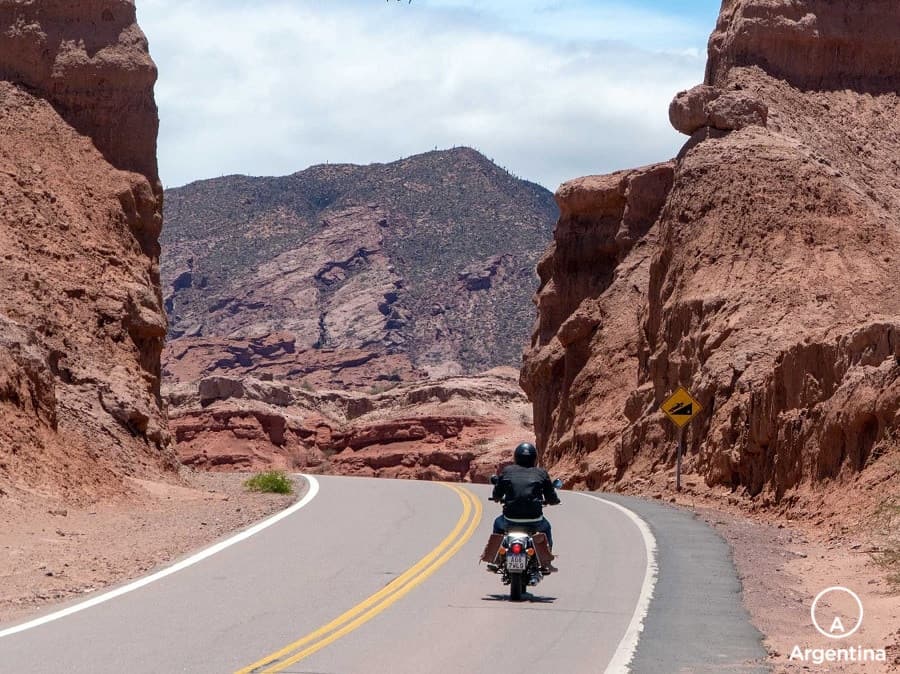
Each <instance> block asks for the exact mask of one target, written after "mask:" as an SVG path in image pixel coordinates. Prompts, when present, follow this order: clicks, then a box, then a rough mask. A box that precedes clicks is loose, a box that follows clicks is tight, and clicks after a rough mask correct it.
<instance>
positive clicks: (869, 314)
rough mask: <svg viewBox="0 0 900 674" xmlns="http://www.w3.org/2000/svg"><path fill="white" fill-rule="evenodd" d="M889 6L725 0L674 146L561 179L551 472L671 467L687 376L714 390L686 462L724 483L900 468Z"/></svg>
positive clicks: (899, 236)
mask: <svg viewBox="0 0 900 674" xmlns="http://www.w3.org/2000/svg"><path fill="white" fill-rule="evenodd" d="M891 26H893V27H894V28H891ZM897 26H900V6H898V5H897V4H896V3H888V2H867V3H861V2H851V3H836V2H825V1H824V0H823V1H821V2H815V1H812V0H809V1H807V2H791V3H787V2H777V1H774V0H772V1H765V0H744V1H727V2H725V3H724V7H723V10H722V15H721V17H720V20H719V23H718V26H717V28H716V32H715V33H714V34H713V36H712V39H711V41H710V61H709V68H708V73H709V75H708V79H707V85H705V86H701V87H697V88H696V89H694V90H691V91H690V92H683V93H681V94H679V95H678V96H677V97H676V99H675V100H674V101H673V104H672V107H671V109H670V117H671V119H672V122H673V124H674V125H675V127H676V128H678V129H679V130H681V131H683V132H685V133H687V134H689V135H691V140H690V141H689V142H688V144H687V145H686V146H685V148H684V149H683V150H682V152H681V153H680V154H679V157H678V159H677V160H676V161H675V163H674V164H672V165H662V166H660V167H655V168H653V169H641V170H638V171H636V172H631V173H624V174H617V175H614V176H608V177H594V178H589V179H580V180H578V181H574V182H573V183H567V184H566V185H563V187H562V188H560V191H559V192H558V193H557V199H558V201H559V203H560V206H561V209H562V217H561V219H560V221H559V224H558V225H557V230H556V234H555V244H554V246H553V247H552V248H551V250H550V251H549V252H548V254H547V256H546V257H545V259H544V261H543V262H542V263H541V268H540V271H541V280H542V285H541V289H540V292H539V293H538V296H537V304H538V309H539V322H538V327H537V329H536V332H535V335H534V339H533V344H532V348H531V350H530V351H529V352H528V353H527V354H526V359H525V364H524V368H523V371H522V382H523V385H524V386H525V388H526V390H527V391H528V393H529V395H530V397H531V398H532V400H533V402H534V405H535V425H536V429H537V435H538V441H539V444H540V445H541V447H542V448H543V450H544V452H545V459H546V461H547V462H548V463H550V464H552V465H555V467H556V469H557V471H558V472H560V473H563V474H567V475H569V476H571V477H572V478H574V480H575V482H576V483H578V482H580V483H582V484H586V485H588V486H590V487H601V486H605V487H607V488H609V487H611V486H613V485H619V486H620V487H622V488H627V487H634V486H635V485H636V484H641V483H644V482H645V481H646V480H647V479H648V478H650V477H652V476H654V475H659V474H663V475H665V473H666V472H667V471H669V470H670V469H671V466H672V460H673V450H674V445H675V433H674V430H673V429H672V428H671V425H670V424H669V423H668V422H667V421H665V419H664V417H663V415H662V413H661V412H660V411H659V406H660V404H661V403H662V401H663V400H664V399H665V397H666V396H667V395H668V393H670V392H671V391H673V390H674V389H675V388H677V387H678V386H679V385H685V386H688V387H689V388H690V389H691V390H692V391H693V392H694V393H695V395H697V396H698V397H699V399H700V401H701V402H702V403H703V405H704V412H703V414H702V415H701V416H700V418H699V419H698V420H697V421H696V422H695V423H694V424H693V425H692V427H691V429H690V432H689V435H688V457H687V463H686V466H687V470H688V471H690V472H694V473H697V474H699V475H700V476H702V477H703V478H704V480H705V482H706V483H707V484H708V485H710V486H717V485H722V486H726V487H729V488H731V489H735V490H738V489H739V490H741V491H743V492H745V493H747V494H749V495H757V494H764V495H766V496H767V497H769V498H772V499H775V500H781V499H784V498H785V496H786V495H787V494H788V493H789V492H791V493H793V492H794V491H795V490H797V489H798V488H800V487H802V486H803V485H813V484H817V483H819V482H821V481H823V480H824V481H831V480H837V481H847V480H851V479H853V476H855V475H856V474H858V473H859V472H860V471H863V470H864V469H865V470H866V472H867V474H877V475H882V476H883V475H885V474H886V473H889V472H890V470H894V471H895V472H896V468H893V469H890V468H889V467H888V468H886V466H888V464H889V462H890V460H889V457H888V455H889V454H892V453H895V452H896V451H897V438H898V437H900V418H898V410H900V294H898V293H897V290H896V286H897V281H898V279H900V255H898V254H897V251H898V250H900V217H898V215H897V214H898V213H900V162H898V160H897V157H898V156H900V99H898V96H897V94H896V92H895V89H896V87H897V84H898V82H897V79H896V77H897V73H898V72H900V69H898V60H897V59H898V54H900V47H897V43H896V42H895V41H894V40H893V38H892V36H894V35H896V32H897V31H896V27H897ZM873 92H875V94H876V95H873ZM666 172H668V174H669V175H670V177H669V178H666V179H664V176H665V175H666ZM648 173H649V175H653V176H658V177H657V178H654V180H653V183H652V189H643V190H641V192H639V193H638V196H637V197H634V198H632V203H634V202H635V201H637V202H638V205H636V206H635V207H634V210H637V211H640V212H641V213H642V218H643V219H642V221H641V225H640V226H639V227H637V228H635V227H629V226H627V224H626V223H627V221H628V220H629V218H628V213H629V210H630V209H631V208H632V206H631V205H630V204H629V199H628V195H629V194H630V193H631V190H632V189H633V186H634V185H635V182H636V181H637V180H643V181H647V180H648V177H647V176H648ZM625 230H627V231H632V232H635V234H634V235H632V236H631V238H632V239H634V241H633V242H631V241H629V245H628V246H624V247H623V246H620V245H619V243H618V242H619V240H620V239H622V240H624V237H620V236H619V232H622V231H625ZM892 465H893V464H892Z"/></svg>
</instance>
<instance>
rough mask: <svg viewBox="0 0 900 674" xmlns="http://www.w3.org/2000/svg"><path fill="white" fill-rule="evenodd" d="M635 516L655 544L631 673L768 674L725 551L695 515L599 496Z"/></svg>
mask: <svg viewBox="0 0 900 674" xmlns="http://www.w3.org/2000/svg"><path fill="white" fill-rule="evenodd" d="M598 496H601V497H602V498H605V499H608V500H610V501H613V502H614V503H618V504H619V505H622V506H625V507H626V508H629V509H630V510H632V511H633V512H635V513H637V514H638V515H639V516H640V517H641V518H642V519H643V520H644V521H645V522H647V524H648V525H649V527H650V529H651V531H652V532H653V535H654V537H655V538H656V545H657V553H656V555H657V565H658V569H659V570H658V576H657V581H656V587H655V590H654V593H653V598H652V600H651V602H650V610H649V613H648V615H647V617H646V619H645V620H644V629H643V632H642V634H641V638H640V640H639V642H638V646H637V651H636V653H635V657H634V659H633V660H632V662H631V671H633V672H640V673H641V674H657V673H658V674H671V673H672V672H693V673H696V674H704V673H707V672H709V673H712V672H722V671H740V672H742V673H744V674H762V673H764V672H769V671H770V670H769V667H768V666H767V665H766V664H765V660H766V650H765V648H763V645H762V639H763V635H762V634H761V633H760V632H759V630H758V629H756V628H755V627H754V626H753V624H752V623H751V619H750V615H749V613H748V612H747V609H746V608H745V606H744V604H743V602H742V600H741V596H742V586H741V582H740V580H739V579H738V575H737V571H736V570H735V565H734V562H733V559H732V555H731V550H730V549H729V546H728V544H727V543H726V541H725V540H724V539H723V538H722V536H721V535H720V534H719V533H717V532H716V531H715V530H714V529H713V528H712V527H710V526H709V525H708V524H706V523H705V522H703V521H701V520H699V519H698V518H697V517H696V516H695V515H694V514H693V513H691V512H689V511H686V510H683V509H677V508H673V507H670V506H667V505H664V504H661V503H658V502H653V501H645V500H642V499H637V498H633V497H630V496H623V495H619V494H598Z"/></svg>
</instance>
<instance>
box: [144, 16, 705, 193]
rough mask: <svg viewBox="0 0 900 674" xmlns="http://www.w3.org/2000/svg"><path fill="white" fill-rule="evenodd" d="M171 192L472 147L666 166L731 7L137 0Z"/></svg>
mask: <svg viewBox="0 0 900 674" xmlns="http://www.w3.org/2000/svg"><path fill="white" fill-rule="evenodd" d="M137 6H138V18H139V21H140V23H141V26H142V27H143V29H144V32H145V33H146V34H147V37H148V39H149V41H150V49H151V53H152V55H153V57H154V59H155V60H156V62H157V64H158V65H159V68H160V79H159V82H158V84H157V89H156V94H157V102H158V104H159V107H160V118H161V129H160V143H159V159H160V170H161V173H162V177H163V181H164V183H165V185H166V186H167V187H172V186H176V185H181V184H184V183H187V182H190V181H193V180H198V179H202V178H210V177H216V176H220V175H227V174H231V173H243V174H250V175H284V174H287V173H292V172H294V171H298V170H301V169H303V168H306V167H307V166H310V165H312V164H318V163H325V162H332V163H336V162H352V163H369V162H374V161H379V162H387V161H393V160H395V159H398V158H400V157H404V156H409V155H411V154H416V153H419V152H424V151H428V150H431V149H434V148H435V147H438V148H445V147H452V146H455V145H470V146H473V147H475V148H477V149H479V150H481V151H482V152H484V153H485V154H486V155H487V156H489V157H491V158H492V159H494V160H495V161H496V162H497V163H498V164H500V165H502V166H504V167H506V168H508V169H509V170H511V171H512V172H513V173H515V174H517V175H519V176H520V177H523V178H527V179H529V180H534V181H535V182H539V183H541V184H543V185H545V186H546V187H548V188H549V189H551V190H552V189H556V187H557V186H558V185H559V183H560V182H562V181H563V180H566V179H569V178H574V177H577V176H580V175H586V174H590V173H604V172H608V171H612V170H616V169H619V168H627V167H630V166H636V165H641V164H645V163H650V162H653V161H660V160H665V159H667V158H669V157H671V156H673V155H674V154H675V152H677V149H678V147H679V146H680V145H681V143H682V142H683V141H684V139H683V138H681V137H679V135H678V134H677V133H676V132H675V131H674V130H673V129H671V127H670V126H669V123H668V118H667V108H668V103H669V101H670V100H671V98H672V96H673V95H674V94H675V93H676V92H677V91H679V90H681V89H684V88H687V87H689V86H692V85H694V84H697V83H699V82H700V80H701V79H702V76H703V69H704V64H705V61H706V56H705V48H706V41H707V38H708V36H709V33H710V31H711V30H712V28H713V26H714V23H715V19H716V15H717V13H718V9H719V0H670V1H668V2H662V1H656V0H637V1H632V2H620V1H607V0H413V1H412V3H411V4H410V3H408V2H407V0H401V1H400V2H397V1H396V0H389V1H387V2H386V1H385V0H137Z"/></svg>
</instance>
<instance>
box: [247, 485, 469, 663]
mask: <svg viewBox="0 0 900 674" xmlns="http://www.w3.org/2000/svg"><path fill="white" fill-rule="evenodd" d="M444 486H446V487H448V488H450V489H452V490H453V491H454V492H456V494H457V495H458V496H459V498H460V500H461V501H462V504H463V513H462V515H460V518H459V520H458V521H457V522H456V526H454V527H453V530H452V531H451V532H450V534H449V535H448V536H447V537H446V538H444V540H442V541H441V542H440V543H439V544H438V545H437V547H436V548H434V549H433V550H432V551H431V552H430V553H429V554H427V555H426V556H425V557H423V558H422V559H420V560H419V561H418V562H416V564H414V565H413V566H412V567H410V568H409V569H408V570H407V571H405V572H404V573H403V574H401V575H400V576H398V577H397V578H395V579H394V580H393V581H392V582H391V583H389V584H388V585H386V586H385V587H384V588H382V589H381V590H379V591H378V592H376V593H375V594H373V595H372V596H370V597H369V598H367V599H365V600H364V601H362V602H360V603H359V604H357V605H356V606H354V607H353V608H351V609H350V610H348V611H346V612H345V613H343V614H342V615H340V616H338V617H337V618H335V619H334V620H332V621H331V622H330V623H328V624H327V625H325V626H324V627H321V628H319V629H317V630H315V631H314V632H311V633H310V634H307V635H306V636H304V637H303V638H301V639H298V640H297V641H295V642H293V643H291V644H288V645H287V646H285V647H284V648H282V649H281V650H279V651H276V652H275V653H272V654H271V655H268V656H266V657H265V658H262V659H261V660H259V661H257V662H255V663H253V664H252V665H250V666H248V667H245V668H244V669H241V670H238V672H236V674H251V673H252V672H280V671H282V670H283V669H285V668H286V667H288V666H290V665H292V664H294V663H295V662H298V661H300V660H302V659H303V658H305V657H308V656H309V655H312V654H313V653H315V652H316V651H319V650H321V649H322V648H324V647H325V646H327V645H329V644H331V643H333V642H334V641H337V640H338V639H340V638H341V637H342V636H344V635H346V634H348V633H349V632H352V631H353V630H355V629H356V628H358V627H359V626H361V625H363V624H364V623H366V622H368V621H369V620H371V619H372V618H374V617H375V616H376V615H378V614H379V613H381V612H382V611H384V610H385V609H387V608H388V607H389V606H391V605H392V604H394V603H395V602H396V601H398V600H399V599H400V598H402V597H403V596H405V595H406V594H407V593H409V592H410V591H411V590H412V589H413V588H414V587H416V586H417V585H419V584H420V583H422V582H423V581H424V580H425V579H426V578H428V577H429V576H431V575H432V574H433V573H434V572H435V571H437V570H438V569H439V568H440V567H441V566H443V565H444V564H445V563H446V562H447V561H448V560H449V559H450V558H451V557H453V555H455V554H456V553H457V552H458V551H459V549H460V548H461V547H462V546H463V545H464V544H465V543H466V541H468V540H469V538H471V537H472V534H473V533H475V529H476V528H477V527H478V524H479V522H480V521H481V513H482V506H481V503H480V502H479V501H478V499H477V498H475V496H474V495H473V494H472V493H471V492H470V491H468V490H467V489H462V488H460V487H457V486H455V485H450V484H446V485H444ZM467 522H468V526H467ZM304 647H306V648H304ZM299 649H302V650H299ZM288 656H290V657H288ZM264 668H265V669H264Z"/></svg>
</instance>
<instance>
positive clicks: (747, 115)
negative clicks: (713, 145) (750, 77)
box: [669, 84, 769, 136]
mask: <svg viewBox="0 0 900 674" xmlns="http://www.w3.org/2000/svg"><path fill="white" fill-rule="evenodd" d="M768 117H769V106H767V105H766V104H765V103H763V102H762V101H760V100H759V99H757V98H755V97H753V96H750V95H748V94H746V93H744V92H741V91H722V90H720V89H717V88H716V87H709V86H706V85H704V84H701V85H700V86H697V87H694V88H693V89H690V90H689V91H682V92H681V93H679V94H678V95H676V96H675V99H674V100H673V101H672V104H671V105H670V106H669V121H671V122H672V126H674V127H675V128H676V129H677V130H678V131H681V133H684V134H687V135H688V136H692V135H694V133H696V132H697V131H698V130H700V129H702V128H703V127H710V128H713V129H717V130H719V131H737V130H738V129H743V128H744V127H746V126H753V125H756V126H766V123H767V121H768Z"/></svg>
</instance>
